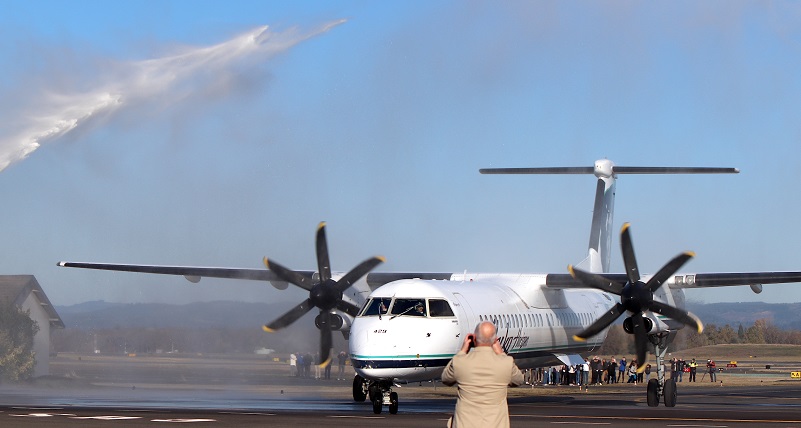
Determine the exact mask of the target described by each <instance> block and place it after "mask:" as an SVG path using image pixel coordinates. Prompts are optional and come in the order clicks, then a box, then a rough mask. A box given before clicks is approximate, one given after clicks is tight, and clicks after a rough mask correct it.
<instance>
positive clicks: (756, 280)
mask: <svg viewBox="0 0 801 428" xmlns="http://www.w3.org/2000/svg"><path fill="white" fill-rule="evenodd" d="M600 275H602V276H603V277H604V278H608V279H609V280H612V281H615V282H618V283H620V284H625V283H626V281H627V277H626V274H622V273H603V274H600ZM649 277H650V276H649V275H643V279H644V280H646V281H647V280H648V278H649ZM793 282H801V272H727V273H686V274H676V275H673V276H672V277H671V278H669V279H668V280H667V281H665V284H666V285H667V286H668V287H670V288H684V289H693V288H707V287H730V286H738V285H749V286H751V289H752V290H754V292H756V293H759V292H761V291H762V285H763V284H787V283H793ZM545 285H546V286H547V287H551V288H584V287H586V286H585V285H584V284H582V283H581V282H580V281H578V280H577V279H574V278H573V277H572V276H570V274H567V273H552V274H548V275H547V276H546V277H545ZM757 290H758V291H757Z"/></svg>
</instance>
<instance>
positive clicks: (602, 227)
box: [479, 159, 740, 273]
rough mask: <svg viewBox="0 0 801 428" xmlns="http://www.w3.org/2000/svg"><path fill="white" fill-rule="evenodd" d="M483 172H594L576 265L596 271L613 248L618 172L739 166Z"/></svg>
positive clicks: (599, 164)
mask: <svg viewBox="0 0 801 428" xmlns="http://www.w3.org/2000/svg"><path fill="white" fill-rule="evenodd" d="M479 172H480V173H482V174H593V175H595V176H596V177H597V178H598V182H597V184H596V187H595V204H594V206H593V211H592V225H591V227H590V243H589V245H588V248H587V257H586V258H585V259H584V260H582V261H581V262H580V263H578V264H577V265H576V266H577V267H579V268H580V269H582V270H585V271H588V272H594V273H604V272H608V271H609V260H610V253H611V250H612V237H613V236H614V233H613V229H612V216H613V214H614V211H615V210H614V207H615V178H616V176H617V175H618V174H737V173H739V172H740V171H739V170H738V169H737V168H715V167H713V168H707V167H640V166H616V165H615V164H614V163H612V161H610V160H608V159H600V160H597V161H595V166H594V167H549V168H485V169H480V170H479Z"/></svg>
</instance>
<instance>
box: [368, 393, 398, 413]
mask: <svg viewBox="0 0 801 428" xmlns="http://www.w3.org/2000/svg"><path fill="white" fill-rule="evenodd" d="M373 410H374V411H375V409H373ZM389 413H390V414H392V415H394V414H396V413H398V393H397V392H390V393H389Z"/></svg>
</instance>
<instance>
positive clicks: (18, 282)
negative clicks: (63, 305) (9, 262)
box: [0, 275, 64, 328]
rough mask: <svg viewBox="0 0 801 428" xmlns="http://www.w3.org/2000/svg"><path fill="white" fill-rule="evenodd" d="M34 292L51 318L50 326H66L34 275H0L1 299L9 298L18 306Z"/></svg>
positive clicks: (8, 299)
mask: <svg viewBox="0 0 801 428" xmlns="http://www.w3.org/2000/svg"><path fill="white" fill-rule="evenodd" d="M31 293H34V294H35V295H36V299H37V300H38V301H39V304H40V305H41V306H42V309H44V310H45V312H47V315H48V317H49V318H50V326H51V327H54V328H64V321H62V320H61V317H60V316H59V315H58V312H56V309H55V308H54V307H53V305H52V304H51V303H50V299H48V298H47V295H45V292H44V290H42V286H40V285H39V282H38V281H37V280H36V278H35V277H34V276H33V275H0V300H7V301H10V302H12V303H14V304H15V305H17V306H20V305H22V303H23V302H25V299H27V298H28V295H29V294H31Z"/></svg>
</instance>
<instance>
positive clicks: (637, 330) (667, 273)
mask: <svg viewBox="0 0 801 428" xmlns="http://www.w3.org/2000/svg"><path fill="white" fill-rule="evenodd" d="M629 226H630V224H629V223H626V224H624V225H623V228H622V229H621V230H620V246H621V249H622V250H623V264H624V266H625V267H626V277H627V281H626V283H625V284H620V283H618V282H615V281H611V280H609V279H607V278H605V277H604V276H603V275H599V274H595V273H590V272H584V271H582V270H579V269H576V268H574V267H573V266H572V265H570V266H568V267H567V270H568V271H569V272H570V275H572V276H573V278H575V279H577V280H579V281H581V282H582V283H584V285H586V286H588V287H593V288H597V289H599V290H602V291H606V292H608V293H612V294H617V295H618V296H620V303H617V304H616V305H615V306H613V307H612V308H611V309H609V311H608V312H606V313H605V314H604V315H602V316H601V317H600V318H598V319H597V320H595V322H594V323H592V324H591V325H590V326H589V327H587V328H586V329H585V330H584V331H582V332H581V333H579V334H577V335H575V336H573V339H575V340H580V341H584V340H587V339H588V338H590V337H592V336H595V335H596V334H598V333H600V332H601V331H603V330H604V329H605V328H606V327H608V326H609V325H611V324H612V323H613V322H615V320H616V319H618V317H620V316H621V315H622V314H624V313H625V312H631V313H632V316H631V318H630V319H631V325H630V327H631V332H632V333H633V334H634V345H635V349H636V350H637V372H640V373H642V371H643V370H645V357H646V353H647V352H648V330H649V327H648V326H646V324H650V320H648V319H647V318H645V312H646V311H651V312H656V313H658V314H662V315H664V316H666V317H668V318H672V319H674V320H676V321H679V322H681V323H683V324H685V325H688V326H690V327H693V328H695V329H696V330H698V332H699V333H700V332H702V331H703V330H704V326H703V324H702V323H701V320H700V319H698V317H696V316H695V315H693V314H691V313H689V312H687V311H685V310H682V309H679V308H676V307H673V306H670V305H667V304H665V303H662V302H659V301H657V300H654V292H656V290H658V289H659V287H661V286H662V284H663V283H664V282H665V281H667V280H668V278H670V277H671V276H672V275H673V274H674V273H676V271H677V270H679V269H680V268H681V267H682V266H683V265H684V264H685V263H687V261H689V260H690V259H691V258H693V257H695V253H693V252H686V253H682V254H679V255H678V256H676V257H674V258H673V259H672V260H670V261H669V262H667V264H665V265H664V266H662V269H659V271H658V272H657V273H656V274H654V276H652V277H651V279H649V280H648V282H647V283H644V282H642V281H640V271H639V268H638V267H637V258H636V257H635V256H634V246H633V245H632V243H631V232H629Z"/></svg>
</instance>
